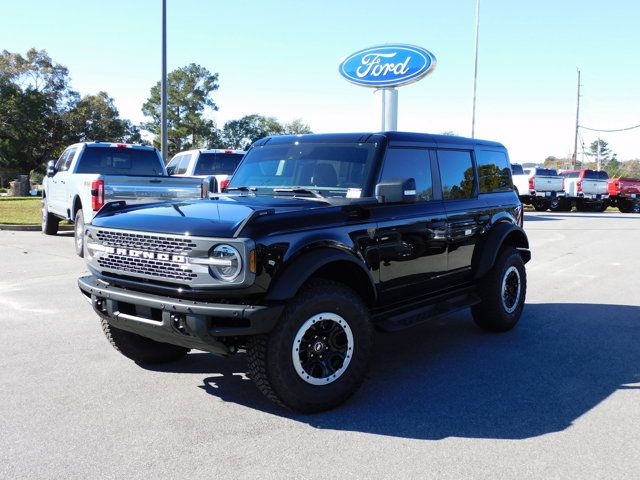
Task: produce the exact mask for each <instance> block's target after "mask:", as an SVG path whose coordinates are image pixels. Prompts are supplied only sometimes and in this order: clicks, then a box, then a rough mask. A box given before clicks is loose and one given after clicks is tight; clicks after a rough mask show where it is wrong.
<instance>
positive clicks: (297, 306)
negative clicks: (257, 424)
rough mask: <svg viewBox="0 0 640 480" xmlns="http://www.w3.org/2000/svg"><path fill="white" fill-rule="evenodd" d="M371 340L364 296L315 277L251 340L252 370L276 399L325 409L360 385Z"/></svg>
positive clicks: (306, 410) (295, 405)
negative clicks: (275, 321)
mask: <svg viewBox="0 0 640 480" xmlns="http://www.w3.org/2000/svg"><path fill="white" fill-rule="evenodd" d="M372 344H373V335H372V327H371V322H370V320H369V312H368V310H367V307H366V306H365V304H364V302H363V301H362V299H361V298H360V297H359V296H358V295H357V294H356V293H355V292H354V291H353V290H351V289H350V288H348V287H346V286H344V285H343V284H341V283H338V282H333V281H327V280H313V281H311V282H309V284H308V285H306V286H305V287H303V289H302V290H301V291H300V292H299V293H298V295H296V297H295V298H294V299H293V300H291V302H290V303H289V304H288V305H287V307H286V309H285V311H284V313H283V314H282V317H281V318H280V321H279V322H278V324H277V325H276V327H275V328H274V329H273V330H272V331H271V332H270V333H269V334H266V335H256V336H254V337H251V338H250V339H249V341H248V344H247V360H248V367H249V374H250V376H251V378H252V379H253V381H254V382H255V383H256V385H257V387H258V389H260V391H261V392H262V393H263V394H264V395H265V396H266V397H267V398H269V399H270V400H272V401H274V402H275V403H277V404H279V405H281V406H284V407H286V408H290V409H292V410H297V411H299V412H304V413H313V412H320V411H323V410H328V409H331V408H333V407H336V406H338V405H340V404H341V403H342V402H344V401H345V400H346V399H347V398H349V397H350V396H351V395H352V394H353V393H354V392H355V391H356V390H357V389H358V387H359V386H360V384H361V383H362V381H363V380H364V376H365V373H366V371H367V367H368V364H369V357H370V355H371V349H372Z"/></svg>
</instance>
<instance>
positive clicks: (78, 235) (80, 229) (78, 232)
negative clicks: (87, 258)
mask: <svg viewBox="0 0 640 480" xmlns="http://www.w3.org/2000/svg"><path fill="white" fill-rule="evenodd" d="M75 223H76V224H75V226H74V228H73V239H74V244H75V246H76V253H77V254H78V256H79V257H84V214H83V212H82V209H80V210H78V211H77V212H76V218H75Z"/></svg>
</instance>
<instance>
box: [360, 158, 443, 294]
mask: <svg viewBox="0 0 640 480" xmlns="http://www.w3.org/2000/svg"><path fill="white" fill-rule="evenodd" d="M434 164H435V161H434V160H432V159H431V156H430V151H429V150H428V149H426V148H423V149H420V148H389V149H388V150H387V152H386V155H385V159H384V163H383V166H382V171H381V173H380V181H381V180H390V179H400V178H402V179H406V178H414V179H415V181H416V191H417V200H416V202H415V203H409V204H406V203H404V204H380V205H377V206H376V207H374V208H373V209H372V212H373V215H374V216H375V220H376V222H377V224H378V227H377V232H376V237H377V240H378V246H379V255H380V281H381V285H382V295H383V296H384V302H385V303H394V302H396V301H401V300H406V299H407V298H409V297H419V296H421V295H424V294H425V293H426V292H427V291H429V290H431V288H430V286H431V284H432V283H433V282H434V281H436V280H437V278H438V277H440V276H442V275H443V274H444V273H445V272H446V269H447V242H446V215H445V213H444V209H443V206H442V199H441V198H440V195H439V188H434V178H437V177H436V175H434V168H435V165H434ZM436 187H437V180H436Z"/></svg>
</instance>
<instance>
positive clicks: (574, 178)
mask: <svg viewBox="0 0 640 480" xmlns="http://www.w3.org/2000/svg"><path fill="white" fill-rule="evenodd" d="M560 175H561V176H562V178H564V182H565V188H566V191H567V197H566V198H565V199H564V200H563V201H562V202H560V203H559V206H558V210H560V211H566V212H568V211H570V210H571V208H572V207H573V206H574V205H575V207H576V210H578V211H579V212H604V211H605V210H606V209H607V206H608V202H609V187H608V183H609V175H608V174H607V172H604V171H597V170H566V171H564V172H561V173H560Z"/></svg>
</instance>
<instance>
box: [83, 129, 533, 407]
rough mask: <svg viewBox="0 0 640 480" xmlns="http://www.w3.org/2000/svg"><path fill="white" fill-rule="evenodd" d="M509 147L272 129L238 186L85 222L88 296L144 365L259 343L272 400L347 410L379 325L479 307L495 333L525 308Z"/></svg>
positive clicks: (257, 367)
mask: <svg viewBox="0 0 640 480" xmlns="http://www.w3.org/2000/svg"><path fill="white" fill-rule="evenodd" d="M522 222H523V210H522V205H521V203H520V201H519V200H518V197H517V196H516V194H515V193H514V190H513V185H512V180H511V168H510V164H509V159H508V155H507V151H506V149H505V148H504V147H503V146H502V145H501V144H499V143H495V142H488V141H482V140H472V139H466V138H459V137H451V136H439V135H427V134H417V133H401V132H386V133H374V134H370V133H364V134H362V133H357V134H356V133H353V134H332V135H303V136H279V137H269V138H265V139H263V140H260V141H258V142H256V143H255V144H254V145H253V146H252V148H251V149H250V151H249V152H248V153H247V154H246V156H245V158H244V159H243V160H242V162H241V163H240V165H239V166H238V168H237V170H236V172H235V173H234V175H233V178H232V180H231V183H230V184H229V186H228V187H227V188H226V190H225V193H223V194H219V195H218V196H216V197H214V198H210V199H205V200H196V201H186V202H165V203H155V204H150V205H145V206H139V205H138V206H127V205H125V204H123V203H122V202H116V203H112V204H108V205H106V206H105V207H104V208H103V209H102V210H101V211H100V212H99V213H98V214H97V215H96V217H95V218H94V220H93V222H92V224H90V225H87V226H86V229H85V235H86V237H85V238H86V242H85V258H86V261H87V264H88V267H89V269H90V272H91V275H89V276H85V277H82V278H80V279H79V286H80V289H81V291H82V293H83V294H84V295H85V296H86V297H87V299H88V300H89V301H90V302H91V303H92V305H93V308H94V310H95V311H96V313H97V314H98V315H99V316H100V318H101V320H102V328H103V330H104V333H105V335H106V336H107V338H108V339H109V341H110V342H111V344H112V345H113V346H114V347H115V348H116V349H117V350H119V351H120V352H121V353H122V354H123V355H125V356H127V357H129V358H130V359H132V360H134V361H135V362H138V363H140V364H145V363H155V362H165V361H176V360H178V359H180V358H182V357H184V356H185V355H186V354H187V353H188V352H189V349H197V350H204V351H207V352H211V353H215V354H219V355H230V354H233V353H236V352H238V351H239V350H246V356H247V361H248V370H249V374H250V376H251V377H252V379H253V380H254V381H255V383H256V385H257V386H258V388H259V389H260V390H261V391H262V392H263V393H264V394H265V395H266V396H267V397H268V398H270V399H271V400H273V401H275V402H277V403H278V404H280V405H283V406H286V407H288V408H291V409H294V410H298V411H302V412H317V411H321V410H326V409H329V408H332V407H335V406H337V405H338V404H340V403H341V402H343V401H345V400H346V399H347V398H348V397H349V396H350V395H351V394H353V392H354V391H355V390H356V389H357V388H358V386H359V385H360V383H361V382H362V380H363V379H364V377H365V372H366V369H367V364H368V363H369V358H370V356H371V353H372V352H371V351H372V338H373V337H372V332H373V329H374V328H377V329H380V330H383V331H392V330H397V329H402V328H406V327H409V326H412V325H415V324H417V323H420V322H424V321H427V320H432V319H435V318H438V317H441V316H443V315H445V314H448V313H451V312H453V311H456V310H460V309H463V308H468V307H471V312H472V314H473V319H474V320H475V322H476V323H477V325H478V326H479V327H481V328H483V329H485V330H489V331H492V332H503V331H506V330H509V329H511V328H513V327H514V325H515V324H516V323H517V322H518V319H519V318H520V315H521V313H522V309H523V307H524V301H525V293H526V286H527V283H526V272H525V267H524V265H525V263H526V262H527V261H528V260H529V259H530V257H531V254H530V252H529V243H528V240H527V237H526V235H525V233H524V231H523V229H522Z"/></svg>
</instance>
